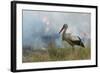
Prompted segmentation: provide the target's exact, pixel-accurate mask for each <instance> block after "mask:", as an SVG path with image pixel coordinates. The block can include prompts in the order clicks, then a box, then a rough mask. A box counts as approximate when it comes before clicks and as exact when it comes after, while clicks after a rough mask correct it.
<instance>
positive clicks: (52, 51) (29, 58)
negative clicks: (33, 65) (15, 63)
mask: <svg viewBox="0 0 100 73" xmlns="http://www.w3.org/2000/svg"><path fill="white" fill-rule="evenodd" d="M90 58H91V50H90V48H75V50H74V51H73V50H72V48H48V49H47V50H46V51H44V50H40V51H33V52H31V53H30V52H28V53H27V55H26V53H23V62H24V63H26V62H45V61H64V60H85V59H90Z"/></svg>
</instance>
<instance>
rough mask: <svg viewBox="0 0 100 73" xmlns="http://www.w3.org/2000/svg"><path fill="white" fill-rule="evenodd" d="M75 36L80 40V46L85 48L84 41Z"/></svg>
mask: <svg viewBox="0 0 100 73" xmlns="http://www.w3.org/2000/svg"><path fill="white" fill-rule="evenodd" d="M77 37H78V38H79V40H80V46H82V47H84V48H85V46H84V43H83V42H82V40H81V38H80V37H79V36H77Z"/></svg>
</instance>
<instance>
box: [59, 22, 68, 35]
mask: <svg viewBox="0 0 100 73" xmlns="http://www.w3.org/2000/svg"><path fill="white" fill-rule="evenodd" d="M67 28H68V25H67V24H64V25H63V27H62V29H61V30H60V32H59V33H61V32H62V31H63V30H64V29H65V30H66V29H67Z"/></svg>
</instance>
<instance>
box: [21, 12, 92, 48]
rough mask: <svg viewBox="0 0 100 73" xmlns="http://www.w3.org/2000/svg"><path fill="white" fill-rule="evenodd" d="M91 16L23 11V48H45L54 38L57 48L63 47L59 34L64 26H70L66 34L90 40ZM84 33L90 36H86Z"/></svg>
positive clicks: (87, 14)
mask: <svg viewBox="0 0 100 73" xmlns="http://www.w3.org/2000/svg"><path fill="white" fill-rule="evenodd" d="M90 16H91V15H90V14H89V13H74V12H66V13H65V12H46V11H28V10H23V29H22V30H23V32H22V33H23V38H22V43H23V46H32V47H33V48H44V47H46V45H47V42H48V41H50V40H51V39H52V38H53V39H54V41H55V44H56V47H58V48H59V47H60V48H61V47H63V45H62V40H61V37H60V35H59V34H58V32H59V31H60V29H61V28H62V26H63V24H68V30H69V31H68V32H66V33H71V34H73V35H77V36H80V37H81V38H82V39H83V38H87V37H88V38H89V39H90V35H91V33H90V32H91V31H90V27H91V26H90V22H91V21H90ZM83 32H84V33H86V34H88V36H87V35H85V36H84V35H83ZM44 37H46V38H49V40H48V39H46V38H45V39H44ZM45 40H46V41H45Z"/></svg>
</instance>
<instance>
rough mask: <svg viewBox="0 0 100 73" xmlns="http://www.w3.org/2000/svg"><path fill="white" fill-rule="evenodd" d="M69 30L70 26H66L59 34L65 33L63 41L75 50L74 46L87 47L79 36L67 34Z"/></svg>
mask: <svg viewBox="0 0 100 73" xmlns="http://www.w3.org/2000/svg"><path fill="white" fill-rule="evenodd" d="M67 28H68V25H67V24H64V25H63V27H62V29H61V30H60V32H59V33H61V32H62V31H63V33H62V40H64V41H66V42H68V43H69V44H70V45H71V46H72V48H73V49H74V45H78V46H82V47H85V46H84V44H83V42H82V41H81V39H80V37H79V36H72V35H71V34H68V33H66V30H67Z"/></svg>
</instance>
